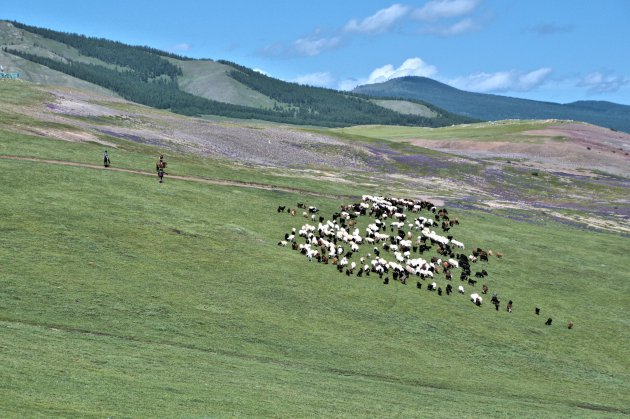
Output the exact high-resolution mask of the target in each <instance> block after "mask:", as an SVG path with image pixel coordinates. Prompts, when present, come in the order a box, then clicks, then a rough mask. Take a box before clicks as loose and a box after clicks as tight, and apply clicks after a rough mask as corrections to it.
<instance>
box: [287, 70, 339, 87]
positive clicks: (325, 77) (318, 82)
mask: <svg viewBox="0 0 630 419" xmlns="http://www.w3.org/2000/svg"><path fill="white" fill-rule="evenodd" d="M292 81H293V82H295V83H299V84H303V85H306V86H318V87H332V86H333V85H334V84H335V81H336V80H335V78H334V77H333V75H332V74H330V73H329V72H320V73H310V74H304V75H301V76H298V77H296V78H295V79H293V80H292Z"/></svg>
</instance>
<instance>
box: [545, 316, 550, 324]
mask: <svg viewBox="0 0 630 419" xmlns="http://www.w3.org/2000/svg"><path fill="white" fill-rule="evenodd" d="M545 324H546V325H547V326H551V317H549V318H548V319H547V321H546V322H545Z"/></svg>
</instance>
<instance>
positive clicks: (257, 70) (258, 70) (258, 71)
mask: <svg viewBox="0 0 630 419" xmlns="http://www.w3.org/2000/svg"><path fill="white" fill-rule="evenodd" d="M252 70H253V71H255V72H256V73H260V74H262V75H263V76H267V77H271V75H270V74H269V73H267V72H266V71H265V70H261V69H260V68H252Z"/></svg>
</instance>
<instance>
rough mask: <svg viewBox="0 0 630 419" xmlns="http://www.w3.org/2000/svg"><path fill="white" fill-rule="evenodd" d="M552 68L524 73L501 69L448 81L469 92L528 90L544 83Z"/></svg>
mask: <svg viewBox="0 0 630 419" xmlns="http://www.w3.org/2000/svg"><path fill="white" fill-rule="evenodd" d="M552 71H553V70H552V69H550V68H547V67H543V68H539V69H538V70H534V71H530V72H528V73H523V72H521V71H516V70H512V71H499V72H496V73H477V74H471V75H469V76H464V77H457V78H455V79H452V80H449V81H447V83H448V84H449V85H451V86H453V87H456V88H458V89H461V90H466V91H469V92H478V93H503V92H527V91H530V90H533V89H535V88H537V87H539V86H540V85H542V84H543V83H544V82H545V80H547V78H548V77H549V75H550V74H551V73H552Z"/></svg>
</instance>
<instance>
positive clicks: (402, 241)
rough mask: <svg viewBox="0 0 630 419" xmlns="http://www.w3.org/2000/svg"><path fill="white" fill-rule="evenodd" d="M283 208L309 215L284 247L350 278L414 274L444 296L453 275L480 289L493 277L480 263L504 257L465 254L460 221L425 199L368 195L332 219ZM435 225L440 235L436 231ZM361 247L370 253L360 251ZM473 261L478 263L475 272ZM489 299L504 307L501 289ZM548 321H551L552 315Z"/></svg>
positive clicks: (477, 299) (476, 296) (404, 279)
mask: <svg viewBox="0 0 630 419" xmlns="http://www.w3.org/2000/svg"><path fill="white" fill-rule="evenodd" d="M278 212H279V213H284V212H287V213H290V214H291V215H292V216H296V215H299V214H298V213H299V212H301V215H302V216H303V217H304V218H305V219H306V221H305V223H304V224H303V225H302V226H301V227H300V228H299V229H296V228H293V229H292V230H291V231H290V232H287V233H286V234H285V236H284V238H283V239H282V240H280V241H279V242H278V245H279V246H290V247H291V248H292V249H293V250H296V251H299V252H300V253H301V254H302V255H304V256H305V257H306V258H307V259H308V260H309V261H311V262H312V261H317V262H319V263H322V264H330V265H334V266H335V267H336V269H337V270H338V271H339V272H340V273H342V274H345V275H347V276H351V275H352V276H357V277H363V276H366V277H369V276H378V278H379V279H380V280H382V281H383V284H389V283H390V280H393V281H398V282H400V283H401V284H407V283H408V282H409V281H412V278H413V280H415V281H416V287H417V288H419V289H422V288H423V287H424V288H425V289H426V290H428V291H430V292H435V293H437V294H438V295H440V296H441V295H443V293H444V294H446V295H450V294H452V293H454V289H453V285H452V280H453V278H454V277H458V278H459V279H460V285H458V286H457V292H458V293H459V294H462V295H465V293H466V291H465V287H469V286H470V287H472V288H475V286H476V283H477V282H478V281H480V280H481V281H482V282H483V279H484V278H485V277H486V276H487V275H488V272H487V271H486V270H485V269H483V268H482V266H485V264H481V263H479V264H477V262H488V259H489V257H497V258H501V257H502V256H503V255H502V254H501V253H500V252H493V251H492V250H483V249H481V248H475V249H473V250H472V251H470V252H469V253H468V254H467V253H465V252H464V250H465V245H464V243H462V242H460V241H458V240H456V239H454V238H453V235H452V234H450V230H451V229H452V228H453V227H455V226H457V225H459V221H458V220H457V219H456V218H451V217H449V214H448V211H447V210H446V209H445V208H439V209H438V208H437V207H436V206H435V205H433V203H431V202H429V201H424V200H414V199H403V198H391V197H389V198H384V197H380V196H372V195H364V196H363V197H362V200H361V202H358V203H354V204H350V205H342V206H341V209H340V211H338V212H335V213H334V214H333V215H332V219H329V220H326V219H325V218H324V217H322V216H320V215H319V209H318V208H317V207H314V206H307V205H305V204H302V203H298V205H297V209H296V208H287V207H285V206H279V207H278ZM362 216H366V217H369V218H370V219H371V220H370V221H371V222H368V224H367V226H365V227H360V226H359V225H358V220H359V219H360V217H362ZM308 220H310V222H309V221H308ZM362 224H363V225H365V223H362ZM436 229H437V230H441V233H436V231H435V230H436ZM362 246H366V247H368V251H367V252H366V251H365V250H363V251H361V247H362ZM429 254H433V255H434V256H429ZM359 255H362V256H359ZM425 258H426V259H425ZM474 265H476V266H478V267H479V268H478V269H475V272H473V270H472V266H474ZM438 282H440V284H438ZM488 292H489V289H488V286H487V285H486V284H483V285H482V286H481V287H480V292H473V293H471V294H470V301H471V302H472V303H473V304H475V305H477V306H481V305H482V304H483V301H484V297H483V296H484V295H485V294H487V293H488ZM490 302H491V303H492V304H493V305H494V307H495V309H496V310H497V311H499V308H500V304H501V301H500V300H499V298H498V296H497V293H496V292H493V293H492V298H491V299H490ZM512 304H513V303H512V300H509V301H508V303H507V304H506V310H507V311H508V312H512ZM536 314H539V309H538V308H537V309H536ZM546 324H548V325H550V324H551V318H550V319H549V320H547V323H546ZM570 326H572V324H570Z"/></svg>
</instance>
